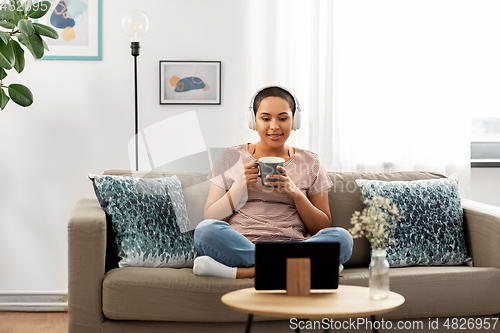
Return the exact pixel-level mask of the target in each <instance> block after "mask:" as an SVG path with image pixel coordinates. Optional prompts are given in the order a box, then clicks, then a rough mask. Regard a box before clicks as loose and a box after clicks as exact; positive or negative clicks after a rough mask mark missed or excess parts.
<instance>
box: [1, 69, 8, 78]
mask: <svg viewBox="0 0 500 333" xmlns="http://www.w3.org/2000/svg"><path fill="white" fill-rule="evenodd" d="M6 77H7V72H6V71H5V69H3V68H2V67H0V81H3V79H5V78H6Z"/></svg>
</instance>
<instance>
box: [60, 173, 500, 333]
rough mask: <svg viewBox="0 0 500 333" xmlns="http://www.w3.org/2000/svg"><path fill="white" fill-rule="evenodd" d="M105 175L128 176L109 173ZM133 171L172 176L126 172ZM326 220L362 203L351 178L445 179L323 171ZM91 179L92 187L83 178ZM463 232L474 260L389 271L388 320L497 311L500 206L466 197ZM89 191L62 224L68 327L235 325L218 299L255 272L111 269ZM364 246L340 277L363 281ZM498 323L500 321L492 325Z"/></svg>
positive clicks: (341, 221)
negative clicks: (226, 275) (327, 185)
mask: <svg viewBox="0 0 500 333" xmlns="http://www.w3.org/2000/svg"><path fill="white" fill-rule="evenodd" d="M107 174H116V175H128V176H130V175H132V174H131V173H130V172H128V171H119V170H112V171H110V172H107ZM133 175H134V176H138V177H161V176H170V175H172V174H163V173H154V174H153V173H149V174H147V173H136V172H134V173H133ZM329 175H330V177H331V178H332V180H333V182H334V184H335V186H334V187H333V188H332V189H331V191H330V193H329V200H330V208H331V212H332V225H333V226H341V227H344V228H349V227H350V225H349V218H350V216H351V214H352V213H353V212H354V211H355V210H362V209H363V203H362V201H361V200H360V198H361V192H360V190H359V188H358V187H357V186H356V184H355V182H354V180H355V179H358V178H364V179H377V180H387V181H391V180H417V179H433V178H442V177H443V176H442V175H439V174H435V173H429V172H401V173H386V174H360V173H330V174H329ZM177 176H178V177H179V179H180V180H181V182H182V186H183V193H184V196H185V199H186V206H187V209H188V216H189V218H190V221H191V223H193V225H195V224H196V223H199V222H200V221H201V220H202V212H203V207H204V204H205V199H206V196H207V193H208V186H209V183H208V181H207V180H206V175H204V174H195V173H190V174H179V173H177ZM89 186H91V184H90V183H89ZM462 206H463V209H464V231H465V234H466V240H467V246H468V253H469V255H470V256H471V257H472V258H473V261H474V267H468V266H433V267H407V268H393V269H391V272H390V281H391V282H390V283H391V290H392V291H395V292H398V293H400V294H402V295H403V296H404V297H405V298H406V302H405V303H404V305H403V306H401V307H400V308H398V309H397V310H395V311H393V312H390V313H388V314H386V315H384V318H386V319H403V318H425V319H426V320H428V318H434V317H456V316H460V317H462V316H490V315H497V318H498V313H500V208H499V207H493V206H487V205H484V204H479V203H476V202H472V201H469V200H463V202H462ZM108 231H109V228H108V227H107V222H106V217H105V213H104V211H103V210H102V209H101V207H100V206H99V203H98V201H97V200H96V199H95V198H91V199H81V200H80V201H79V202H78V204H77V205H76V207H75V209H74V211H73V213H72V215H71V217H70V220H69V225H68V241H69V332H70V333H84V332H85V333H90V332H119V333H126V332H134V333H135V332H141V333H147V332H167V331H168V332H170V331H172V332H242V331H243V330H244V326H245V321H246V320H247V315H246V314H243V313H239V312H236V311H233V310H231V309H229V308H228V307H226V306H225V305H224V304H222V303H221V301H220V298H221V296H222V295H223V294H225V293H227V292H229V291H232V290H236V289H239V288H246V287H252V286H253V284H254V281H253V279H242V280H232V279H223V278H215V277H199V276H195V275H194V274H193V272H192V270H191V269H188V268H184V269H170V268H156V269H155V268H137V267H127V268H113V267H115V265H116V259H115V258H114V257H115V256H116V255H114V254H113V245H112V241H113V237H112V234H111V233H109V232H108ZM369 260H370V258H369V246H368V243H367V241H366V240H364V239H356V240H355V243H354V249H353V254H352V257H351V260H350V261H349V262H348V263H346V265H345V270H344V271H343V272H342V274H341V278H340V283H341V284H348V285H359V286H367V285H368V268H367V267H368V264H369ZM289 325H290V322H289V321H287V320H277V319H273V318H264V317H258V316H256V317H255V318H254V324H253V326H252V329H253V331H255V332H278V331H283V332H290V327H289ZM498 328H500V323H499V324H498V325H497V329H498Z"/></svg>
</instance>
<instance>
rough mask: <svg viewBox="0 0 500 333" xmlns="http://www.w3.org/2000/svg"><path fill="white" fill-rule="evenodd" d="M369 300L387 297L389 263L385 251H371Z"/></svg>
mask: <svg viewBox="0 0 500 333" xmlns="http://www.w3.org/2000/svg"><path fill="white" fill-rule="evenodd" d="M369 267H370V298H371V299H386V298H387V297H389V263H388V262H387V259H386V252H385V249H377V250H372V260H371V262H370V266H369Z"/></svg>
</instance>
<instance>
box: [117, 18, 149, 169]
mask: <svg viewBox="0 0 500 333" xmlns="http://www.w3.org/2000/svg"><path fill="white" fill-rule="evenodd" d="M148 29H149V19H148V17H147V16H146V14H144V13H143V12H142V11H140V10H138V9H134V10H131V11H130V12H128V13H127V15H125V16H124V17H123V30H125V32H126V33H127V35H129V37H130V40H131V43H130V49H131V53H132V56H133V57H134V89H135V170H136V171H139V110H138V98H137V97H138V96H137V56H138V55H139V54H140V53H139V49H140V48H141V46H140V41H141V38H142V36H144V34H145V33H146V32H148Z"/></svg>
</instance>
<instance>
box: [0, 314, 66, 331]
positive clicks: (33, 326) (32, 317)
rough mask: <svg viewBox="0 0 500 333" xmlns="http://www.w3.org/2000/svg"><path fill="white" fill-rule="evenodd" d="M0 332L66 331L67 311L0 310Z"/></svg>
mask: <svg viewBox="0 0 500 333" xmlns="http://www.w3.org/2000/svg"><path fill="white" fill-rule="evenodd" d="M0 333H68V313H67V312H17V311H12V312H11V311H0Z"/></svg>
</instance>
